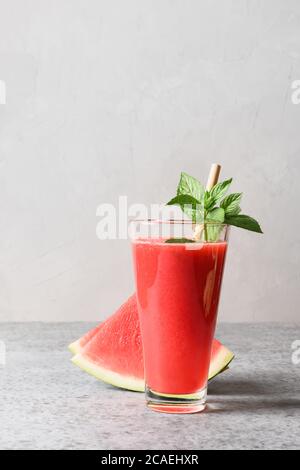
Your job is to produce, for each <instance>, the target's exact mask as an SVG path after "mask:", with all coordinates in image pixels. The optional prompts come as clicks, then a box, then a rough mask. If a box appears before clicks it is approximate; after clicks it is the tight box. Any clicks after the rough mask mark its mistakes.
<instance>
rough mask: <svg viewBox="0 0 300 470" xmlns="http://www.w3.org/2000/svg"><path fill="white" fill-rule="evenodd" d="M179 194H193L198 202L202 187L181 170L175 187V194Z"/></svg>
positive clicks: (201, 196) (202, 192)
mask: <svg viewBox="0 0 300 470" xmlns="http://www.w3.org/2000/svg"><path fill="white" fill-rule="evenodd" d="M181 194H188V195H189V196H193V197H194V198H195V199H197V201H199V203H200V202H201V201H202V198H203V194H204V187H203V186H202V184H201V183H200V181H198V180H197V179H196V178H194V177H193V176H190V175H188V174H187V173H184V172H182V173H181V175H180V181H179V184H178V187H177V196H179V195H181Z"/></svg>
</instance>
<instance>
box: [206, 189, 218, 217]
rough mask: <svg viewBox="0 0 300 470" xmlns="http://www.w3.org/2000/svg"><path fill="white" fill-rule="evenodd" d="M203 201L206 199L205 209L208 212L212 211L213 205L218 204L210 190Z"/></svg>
mask: <svg viewBox="0 0 300 470" xmlns="http://www.w3.org/2000/svg"><path fill="white" fill-rule="evenodd" d="M203 201H204V209H205V211H206V212H207V211H210V210H211V209H213V207H214V206H215V205H216V202H215V200H214V199H213V198H212V197H211V196H210V192H209V191H205V193H204V198H203Z"/></svg>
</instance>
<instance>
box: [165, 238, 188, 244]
mask: <svg viewBox="0 0 300 470" xmlns="http://www.w3.org/2000/svg"><path fill="white" fill-rule="evenodd" d="M165 243H195V240H190V239H189V238H169V240H165Z"/></svg>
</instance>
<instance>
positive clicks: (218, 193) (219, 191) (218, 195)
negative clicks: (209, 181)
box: [209, 178, 232, 204]
mask: <svg viewBox="0 0 300 470" xmlns="http://www.w3.org/2000/svg"><path fill="white" fill-rule="evenodd" d="M231 182H232V178H230V179H229V180H225V181H222V182H221V183H217V184H215V186H214V187H213V188H212V189H211V190H210V192H209V195H210V199H211V200H213V201H214V203H215V204H216V203H217V202H218V201H220V199H222V197H223V196H225V194H226V193H227V191H228V189H229V186H230V185H231Z"/></svg>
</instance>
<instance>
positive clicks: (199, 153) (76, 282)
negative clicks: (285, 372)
mask: <svg viewBox="0 0 300 470" xmlns="http://www.w3.org/2000/svg"><path fill="white" fill-rule="evenodd" d="M0 79H1V80H5V82H6V92H7V103H6V105H0V206H1V210H0V319H1V320H2V321H5V320H53V321H57V320H82V319H89V320H97V319H101V318H104V317H105V316H106V315H107V314H109V313H111V312H112V310H113V309H114V308H115V307H117V306H118V305H119V303H120V302H121V301H122V300H124V298H125V297H126V296H127V295H129V294H130V293H131V291H132V289H133V280H132V274H131V265H130V261H131V260H130V252H129V246H128V243H127V242H126V241H102V242H100V241H99V240H97V238H96V234H95V230H96V224H97V218H96V208H97V206H98V205H99V204H100V203H102V202H112V203H115V202H117V197H118V195H120V194H122V195H128V197H129V202H132V203H133V202H146V203H151V202H162V201H166V200H167V199H169V198H170V196H172V195H173V192H174V187H175V185H176V183H177V180H178V175H179V173H180V171H181V170H185V171H187V172H190V173H192V174H194V175H199V177H200V178H201V177H202V178H203V179H204V180H205V179H206V175H207V172H208V169H209V165H210V162H212V161H218V162H220V163H221V164H222V165H223V168H224V169H223V177H228V176H234V178H235V184H234V186H233V189H234V190H243V191H244V193H245V197H244V203H243V210H244V212H246V213H247V212H249V213H251V214H253V215H254V216H255V217H257V218H258V220H259V221H260V222H261V224H262V227H263V229H264V232H265V234H264V235H263V236H258V235H255V234H252V233H249V232H244V231H242V230H237V229H236V230H232V237H231V248H230V253H229V257H228V264H227V269H226V273H225V279H224V289H223V299H222V305H221V319H223V320H228V321H234V320H238V321H252V320H255V321H260V320H261V321H263V320H276V321H277V320H284V321H287V320H293V321H295V320H299V308H298V304H299V301H300V290H299V278H300V272H299V258H300V225H299V219H298V217H299V209H298V202H299V196H300V189H299V188H300V186H299V181H300V178H299V177H300V175H299V172H300V161H299V158H300V132H299V124H300V105H295V104H292V101H291V94H292V91H291V84H292V82H293V80H297V79H300V3H299V1H298V0H294V1H289V0H248V1H247V0H231V1H230V0H222V1H220V0H189V1H186V0H151V1H147V0H135V1H134V0H127V1H123V0H107V1H101V0H47V1H46V0H5V1H4V0H0Z"/></svg>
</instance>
